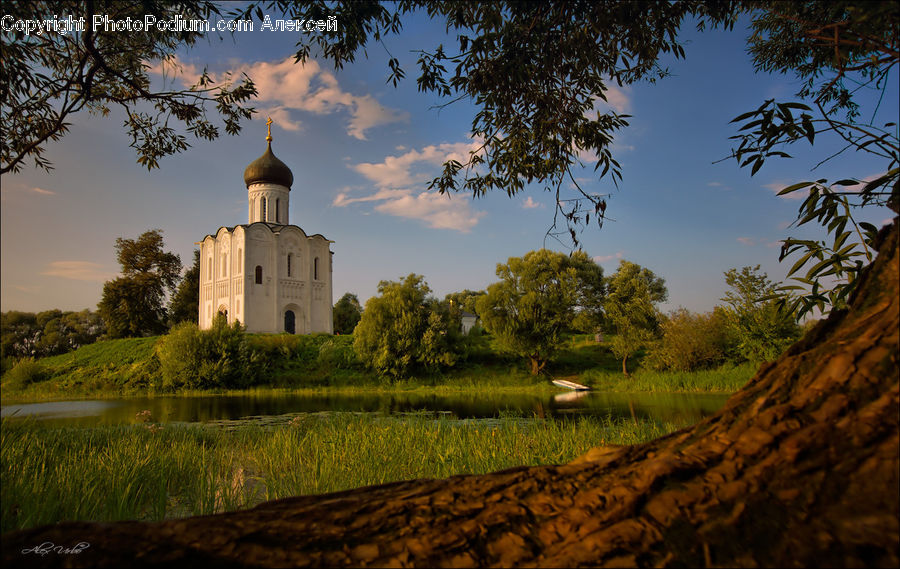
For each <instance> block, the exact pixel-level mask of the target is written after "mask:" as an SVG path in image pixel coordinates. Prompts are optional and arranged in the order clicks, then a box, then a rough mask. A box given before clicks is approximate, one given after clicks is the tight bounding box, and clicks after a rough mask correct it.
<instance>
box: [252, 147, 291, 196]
mask: <svg viewBox="0 0 900 569" xmlns="http://www.w3.org/2000/svg"><path fill="white" fill-rule="evenodd" d="M258 182H269V183H271V184H279V185H282V186H286V187H287V188H288V189H290V187H291V184H293V183H294V174H293V173H292V172H291V169H290V168H288V167H287V164H285V163H284V162H282V161H281V160H279V159H278V158H277V157H276V156H275V155H274V154H272V143H271V142H269V143H268V145H267V146H266V151H265V153H263V155H262V156H260V157H259V158H257V159H256V160H254V161H253V162H251V163H250V165H249V166H247V169H246V170H244V184H246V186H247V187H248V188H249V187H250V184H256V183H258Z"/></svg>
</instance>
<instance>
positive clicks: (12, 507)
mask: <svg viewBox="0 0 900 569" xmlns="http://www.w3.org/2000/svg"><path fill="white" fill-rule="evenodd" d="M683 426H685V425H673V424H661V423H657V422H641V423H635V422H632V421H613V420H607V421H605V422H604V421H596V420H587V419H585V420H579V421H571V422H558V421H553V420H537V419H536V420H521V419H505V420H498V421H471V422H469V421H452V420H444V419H433V418H430V417H426V416H422V417H417V416H413V417H411V418H406V419H404V420H402V421H401V420H396V419H392V418H378V417H371V416H368V417H366V416H359V415H354V414H336V415H332V416H328V417H324V418H323V417H308V416H307V417H305V418H304V417H300V418H297V419H295V420H293V421H292V422H290V423H288V424H284V425H279V426H274V427H260V426H241V427H238V428H234V429H230V430H229V429H223V428H216V427H209V426H200V425H190V426H188V425H165V426H157V425H155V424H152V423H151V424H146V425H132V426H119V427H98V428H89V429H74V428H60V429H53V428H47V427H42V426H40V425H39V424H36V423H34V422H13V421H6V420H4V421H3V423H2V429H0V463H2V472H0V483H2V486H3V502H2V531H4V532H6V531H9V530H12V529H16V528H26V527H33V526H37V525H42V524H48V523H54V522H58V521H62V520H95V521H112V520H124V519H139V520H161V519H168V518H174V517H183V516H188V515H200V514H210V513H214V512H221V511H227V510H233V509H238V508H245V507H250V506H253V505H255V504H258V503H260V502H261V501H264V500H271V499H277V498H282V497H287V496H294V495H303V494H317V493H324V492H334V491H339V490H345V489H350V488H356V487H360V486H366V485H371V484H381V483H386V482H391V481H397V480H405V479H414V478H442V477H446V476H450V475H454V474H479V473H486V472H493V471H496V470H501V469H504V468H508V467H512V466H521V465H539V464H558V463H564V462H568V461H570V460H572V459H574V458H575V457H577V456H579V455H580V454H583V453H584V452H586V451H587V450H588V449H589V448H591V447H592V446H597V445H616V444H634V443H638V442H643V441H646V440H650V439H653V438H656V437H659V436H661V435H664V434H666V433H668V432H671V431H674V430H676V429H677V428H680V427H683Z"/></svg>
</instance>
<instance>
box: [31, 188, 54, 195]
mask: <svg viewBox="0 0 900 569" xmlns="http://www.w3.org/2000/svg"><path fill="white" fill-rule="evenodd" d="M29 191H31V192H34V193H36V194H41V195H42V196H55V195H56V192H54V191H52V190H45V189H44V188H38V187H37V186H35V187H33V188H31V190H29Z"/></svg>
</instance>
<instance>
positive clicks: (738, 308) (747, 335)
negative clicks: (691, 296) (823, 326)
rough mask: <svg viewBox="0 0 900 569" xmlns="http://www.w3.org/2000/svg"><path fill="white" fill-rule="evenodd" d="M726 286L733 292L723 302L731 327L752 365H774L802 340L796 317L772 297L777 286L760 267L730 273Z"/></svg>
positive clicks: (730, 270)
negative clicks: (767, 362)
mask: <svg viewBox="0 0 900 569" xmlns="http://www.w3.org/2000/svg"><path fill="white" fill-rule="evenodd" d="M725 284H726V285H728V287H729V288H730V289H731V290H729V291H728V292H727V293H726V294H725V297H724V298H722V300H723V301H724V302H726V303H727V304H728V306H729V308H728V309H726V310H725V314H726V317H727V321H728V325H729V327H730V328H731V329H732V331H733V332H734V334H735V335H736V336H737V339H738V350H739V352H740V354H741V356H742V357H743V358H745V359H746V360H748V361H751V362H764V361H772V360H774V359H775V358H777V357H778V356H779V355H780V354H781V352H783V351H784V349H785V348H787V347H788V346H789V345H791V344H792V343H793V342H794V341H795V340H797V338H799V337H800V327H799V326H798V325H797V320H796V318H795V316H794V314H792V313H790V312H789V311H787V310H785V309H784V306H783V305H781V304H779V303H778V302H776V301H775V300H772V299H771V297H772V295H773V293H774V292H775V290H776V289H777V285H776V284H775V283H773V282H772V281H770V280H769V278H768V275H766V273H762V274H760V273H759V265H756V266H755V267H744V268H742V269H741V270H740V272H738V270H737V269H729V270H728V271H727V272H726V273H725Z"/></svg>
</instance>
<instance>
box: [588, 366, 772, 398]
mask: <svg viewBox="0 0 900 569" xmlns="http://www.w3.org/2000/svg"><path fill="white" fill-rule="evenodd" d="M758 367H759V366H758V365H757V364H752V363H745V364H741V365H739V366H731V365H725V366H722V367H720V368H718V369H712V370H701V371H690V372H687V371H652V370H644V369H641V370H638V371H637V372H636V373H634V374H631V375H628V376H625V375H623V374H622V373H621V372H618V373H616V372H609V371H605V370H596V369H591V370H587V371H585V372H584V373H582V374H581V375H580V376H579V378H580V381H581V382H582V383H584V384H586V385H589V386H591V387H593V388H594V389H597V390H600V391H621V392H639V391H649V392H654V391H660V392H723V393H724V392H729V393H730V392H734V391H738V390H739V389H741V388H742V387H743V386H744V385H745V384H746V383H747V382H748V381H750V379H751V378H752V377H753V376H754V374H756V371H757V369H758Z"/></svg>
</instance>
